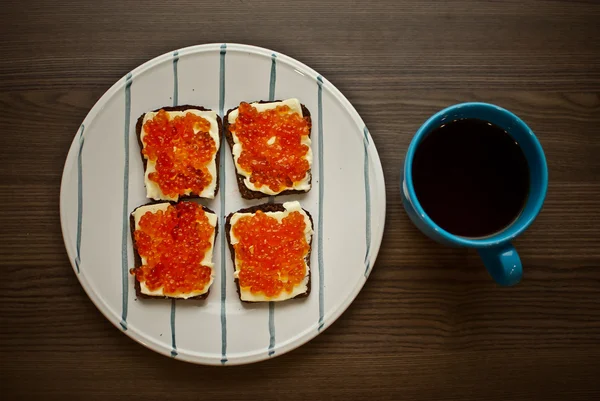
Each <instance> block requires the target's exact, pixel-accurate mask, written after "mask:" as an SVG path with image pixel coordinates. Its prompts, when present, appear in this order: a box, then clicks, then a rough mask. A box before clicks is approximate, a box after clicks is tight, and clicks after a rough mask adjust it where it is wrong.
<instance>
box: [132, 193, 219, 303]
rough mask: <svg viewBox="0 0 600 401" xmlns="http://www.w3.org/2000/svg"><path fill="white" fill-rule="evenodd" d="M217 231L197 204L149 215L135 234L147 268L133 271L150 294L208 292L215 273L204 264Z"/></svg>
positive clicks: (140, 222) (144, 216) (172, 207)
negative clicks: (159, 291) (154, 292)
mask: <svg viewBox="0 0 600 401" xmlns="http://www.w3.org/2000/svg"><path fill="white" fill-rule="evenodd" d="M214 230H215V228H214V227H213V226H211V225H210V223H209V221H208V217H207V216H206V213H205V212H204V210H203V209H202V207H200V206H198V204H196V203H193V202H180V203H178V204H177V205H175V206H172V205H169V207H168V208H167V209H166V210H165V211H162V210H158V211H157V212H155V213H152V212H150V211H148V212H146V213H145V214H144V215H143V216H142V218H141V219H140V221H139V228H138V229H137V230H135V232H134V237H135V244H136V247H137V251H138V253H139V254H140V256H141V257H142V258H145V264H144V265H143V266H141V267H137V268H135V269H131V274H134V275H135V276H136V278H137V279H138V281H140V282H143V283H145V284H146V286H147V287H148V288H149V289H150V290H157V289H159V288H161V287H163V292H164V294H165V295H170V296H173V295H177V294H189V293H191V292H193V291H202V290H204V288H205V287H206V285H207V284H208V283H209V282H210V276H211V271H212V270H211V268H210V267H208V266H204V265H202V261H203V259H204V256H205V254H206V252H207V251H208V250H209V249H210V248H211V242H210V241H211V239H212V238H213V236H214Z"/></svg>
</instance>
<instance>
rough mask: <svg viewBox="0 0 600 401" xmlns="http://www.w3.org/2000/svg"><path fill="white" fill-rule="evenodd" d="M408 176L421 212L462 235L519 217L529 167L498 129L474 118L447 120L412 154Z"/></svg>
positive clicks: (474, 234)
mask: <svg viewBox="0 0 600 401" xmlns="http://www.w3.org/2000/svg"><path fill="white" fill-rule="evenodd" d="M412 178H413V185H414V188H415V192H416V195H417V198H418V200H419V202H420V203H421V206H422V207H423V209H424V210H425V213H427V215H428V216H429V217H430V218H431V219H432V220H433V221H434V222H435V223H436V224H438V225H439V226H440V227H442V228H443V229H444V230H446V231H448V232H450V233H452V234H455V235H460V236H464V237H483V236H487V235H490V234H494V233H496V232H498V231H501V230H502V229H504V228H505V227H507V226H508V225H509V224H511V223H512V222H513V221H514V220H515V219H516V218H517V216H519V214H520V213H521V210H522V209H523V206H524V205H525V200H526V199H527V193H528V192H529V167H528V166H527V160H526V159H525V155H524V154H523V151H522V150H521V147H520V146H519V144H518V143H517V142H516V141H515V140H514V139H513V138H512V137H511V136H510V135H509V134H508V133H507V132H506V131H504V130H503V129H502V128H500V127H497V126H495V125H493V124H491V123H488V122H486V121H482V120H477V119H461V120H455V121H452V122H449V123H447V124H445V125H442V126H441V127H439V128H437V129H436V130H435V131H432V132H431V133H430V134H428V135H427V136H426V137H425V138H424V139H423V141H422V142H421V144H420V145H419V147H418V148H417V151H416V152H415V155H414V160H413V165H412Z"/></svg>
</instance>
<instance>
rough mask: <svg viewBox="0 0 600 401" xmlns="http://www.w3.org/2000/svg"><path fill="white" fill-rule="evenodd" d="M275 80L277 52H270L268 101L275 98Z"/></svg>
mask: <svg viewBox="0 0 600 401" xmlns="http://www.w3.org/2000/svg"><path fill="white" fill-rule="evenodd" d="M276 80H277V54H275V53H273V54H271V79H270V80H269V101H270V102H272V101H273V100H275V83H276Z"/></svg>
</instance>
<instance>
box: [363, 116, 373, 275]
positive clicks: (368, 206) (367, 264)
mask: <svg viewBox="0 0 600 401" xmlns="http://www.w3.org/2000/svg"><path fill="white" fill-rule="evenodd" d="M363 134H364V139H363V144H364V147H365V156H364V163H365V164H364V175H365V219H366V221H365V224H366V241H367V250H366V252H365V277H367V276H368V275H369V270H370V269H371V187H370V185H369V130H368V129H367V127H366V126H365V127H364V129H363Z"/></svg>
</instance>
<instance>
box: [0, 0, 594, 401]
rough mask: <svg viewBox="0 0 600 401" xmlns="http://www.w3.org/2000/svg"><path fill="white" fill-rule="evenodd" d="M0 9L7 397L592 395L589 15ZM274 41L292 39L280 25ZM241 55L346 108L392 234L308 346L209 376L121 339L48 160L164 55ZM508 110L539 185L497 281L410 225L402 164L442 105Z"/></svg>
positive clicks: (380, 5)
mask: <svg viewBox="0 0 600 401" xmlns="http://www.w3.org/2000/svg"><path fill="white" fill-rule="evenodd" d="M2 7H3V8H2V13H0V37H2V40H1V41H0V54H2V58H0V107H1V108H2V110H4V111H5V112H4V113H2V114H0V128H1V133H2V135H0V145H1V146H0V159H1V160H2V163H0V190H1V191H2V194H3V195H4V196H3V198H4V204H3V207H2V208H0V227H2V229H1V230H0V244H1V245H0V378H1V379H0V393H1V394H2V395H3V397H5V398H3V399H10V400H19V399H29V398H34V399H38V400H43V399H44V400H45V399H84V398H85V399H86V400H96V399H97V400H105V399H107V398H108V399H121V398H128V399H134V398H135V399H144V400H150V399H158V398H160V399H178V400H193V399H198V398H204V399H211V400H217V399H232V398H239V397H240V396H241V394H244V396H245V397H246V398H253V399H265V400H271V399H272V400H276V399H286V400H294V399H303V400H306V399H328V400H337V399H340V400H341V399H344V400H347V399H371V400H397V399H405V400H413V399H414V400H417V399H422V400H484V399H485V400H532V399H545V400H576V399H581V400H584V399H586V400H597V399H600V382H599V381H598V377H599V375H600V136H599V135H598V127H599V126H600V40H599V38H600V24H598V18H599V17H600V3H598V2H597V1H594V0H590V1H567V0H563V1H559V0H543V1H542V0H518V1H516V0H515V1H512V0H511V1H501V2H500V1H468V0H454V1H448V2H443V3H442V2H435V1H417V0H407V1H395V0H387V1H372V2H357V3H353V2H348V1H342V0H329V1H323V2H321V1H317V0H309V1H304V2H286V3H283V2H272V1H264V0H260V1H259V0H257V1H246V0H243V1H222V2H212V3H209V2H198V1H192V0H187V1H174V2H164V1H158V0H145V1H142V2H139V4H138V5H136V6H133V5H132V4H131V3H129V2H122V1H115V0H112V1H102V2H94V1H85V0H84V1H81V0H79V1H74V0H57V1H54V2H42V1H33V0H25V1H7V2H3V5H2ZM283 32H286V34H285V35H284V34H282V33H283ZM209 42H241V43H249V44H254V45H258V46H264V47H268V48H272V49H275V50H277V51H281V52H283V53H286V54H288V55H290V56H292V57H295V58H297V59H299V60H300V61H302V62H304V63H306V64H308V65H310V66H312V67H313V68H315V69H316V70H317V71H319V72H320V73H321V74H323V75H324V76H325V77H327V78H328V79H329V80H330V81H331V82H333V83H334V84H335V85H336V86H338V88H339V89H340V90H341V91H342V92H343V93H344V94H345V95H346V96H347V97H348V98H349V100H350V101H351V102H352V103H353V104H354V105H355V107H356V108H357V109H358V111H359V113H360V114H361V115H362V117H363V119H364V120H365V121H366V123H367V125H368V126H369V129H370V131H371V134H372V135H373V138H374V141H375V143H376V145H377V148H378V150H379V154H380V157H381V160H382V164H383V168H384V173H385V178H386V189H387V195H388V200H387V210H388V214H387V221H386V230H385V235H384V240H383V244H382V247H381V250H380V253H379V257H378V259H377V263H376V266H375V268H374V270H373V272H372V275H371V277H370V279H369V280H368V282H367V284H366V286H365V288H364V290H363V291H362V292H361V293H360V294H359V296H358V298H357V299H356V301H355V302H354V303H353V305H352V306H351V307H350V308H349V309H348V311H347V312H346V313H344V315H343V316H342V317H341V318H340V319H339V320H338V321H337V322H336V323H335V324H333V325H332V327H330V328H329V329H328V330H327V331H326V332H324V333H323V334H322V335H320V336H318V337H317V338H316V339H314V340H313V341H311V342H310V343H308V344H306V345H305V346H303V347H301V348H299V349H297V350H295V351H293V352H291V353H289V354H286V355H283V356H280V357H277V358H275V359H273V360H270V361H267V362H264V363H259V364H255V365H251V366H242V367H231V368H209V367H203V366H194V365H190V364H186V363H183V362H179V361H176V360H172V359H169V358H165V357H163V356H160V355H158V354H155V353H153V352H151V351H149V350H147V349H145V348H143V347H142V346H140V345H138V344H136V343H135V342H133V341H132V340H130V339H129V338H127V337H126V336H124V335H123V334H122V333H120V332H119V330H117V329H115V328H114V327H113V326H112V325H111V324H110V323H109V322H108V321H107V320H106V319H104V317H103V316H102V315H101V314H100V313H99V312H98V311H97V309H96V308H95V307H94V305H93V304H92V303H91V301H90V300H89V299H88V297H87V296H86V294H85V293H84V291H83V290H82V288H81V286H80V285H79V284H78V281H77V278H76V277H75V275H74V274H73V272H72V269H71V266H70V264H69V261H68V259H67V257H66V253H65V251H64V246H63V242H62V236H61V232H60V222H59V213H58V198H59V187H60V177H61V174H62V167H63V164H64V160H65V157H66V154H67V150H68V147H69V145H70V143H71V141H72V140H73V137H74V135H75V132H76V131H77V128H78V126H79V124H80V122H81V121H82V120H83V118H84V117H85V115H86V113H87V112H88V111H89V109H90V108H91V107H92V106H93V104H94V103H95V101H96V100H97V99H98V98H99V97H100V96H101V95H102V94H103V93H104V91H105V90H107V89H108V88H109V87H110V86H111V85H112V84H113V83H114V82H115V81H116V80H117V79H119V78H120V77H122V76H123V75H125V74H126V73H127V72H128V71H129V70H131V69H132V68H134V67H136V66H137V65H138V64H140V63H142V62H144V61H146V60H148V59H150V58H152V57H154V56H156V55H158V54H161V53H164V52H167V51H170V50H173V49H176V48H181V47H184V46H188V45H192V44H198V43H209ZM471 100H478V101H488V102H493V103H496V104H498V105H501V106H504V107H506V108H508V109H511V110H512V111H514V112H516V113H517V114H518V115H520V116H521V117H522V118H523V119H524V120H525V121H527V122H528V124H529V125H530V126H531V127H532V129H533V130H534V131H535V132H536V134H537V135H538V137H539V139H540V141H541V143H542V145H543V146H544V149H545V151H546V156H547V158H548V163H549V168H550V188H549V192H548V198H547V201H546V203H545V207H544V210H543V212H542V213H541V215H540V216H539V218H538V219H537V220H536V222H535V223H534V225H533V226H532V227H531V228H530V229H529V230H528V231H527V232H526V233H525V234H524V235H523V236H522V237H520V238H519V239H518V240H517V241H516V243H515V244H516V246H517V248H518V249H519V252H520V255H521V258H522V260H523V263H524V265H525V277H524V281H523V282H522V283H521V284H520V285H518V286H517V287H514V288H508V289H501V288H498V287H496V286H495V285H494V284H493V283H492V281H491V279H490V278H489V277H488V276H487V273H486V272H485V270H484V269H483V267H482V266H481V262H480V261H479V259H478V258H477V256H476V255H475V253H474V252H472V251H468V250H460V249H450V248H445V247H442V246H440V245H437V244H435V243H433V242H432V241H430V240H428V239H427V238H426V237H424V236H423V235H422V234H421V233H420V232H419V231H418V230H417V229H416V228H415V227H414V226H413V225H412V224H411V223H410V222H409V220H408V219H407V217H406V214H405V212H404V211H403V209H402V206H401V202H400V195H399V179H400V167H401V165H402V161H403V157H404V153H405V152H406V149H407V147H408V144H409V143H410V139H411V137H412V135H413V133H414V132H415V131H416V130H417V129H418V127H419V126H420V125H421V124H422V122H424V121H425V119H426V118H427V117H428V116H429V115H431V114H432V113H434V112H435V111H437V110H439V109H441V108H443V107H445V106H448V105H450V104H453V103H457V102H461V101H471Z"/></svg>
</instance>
